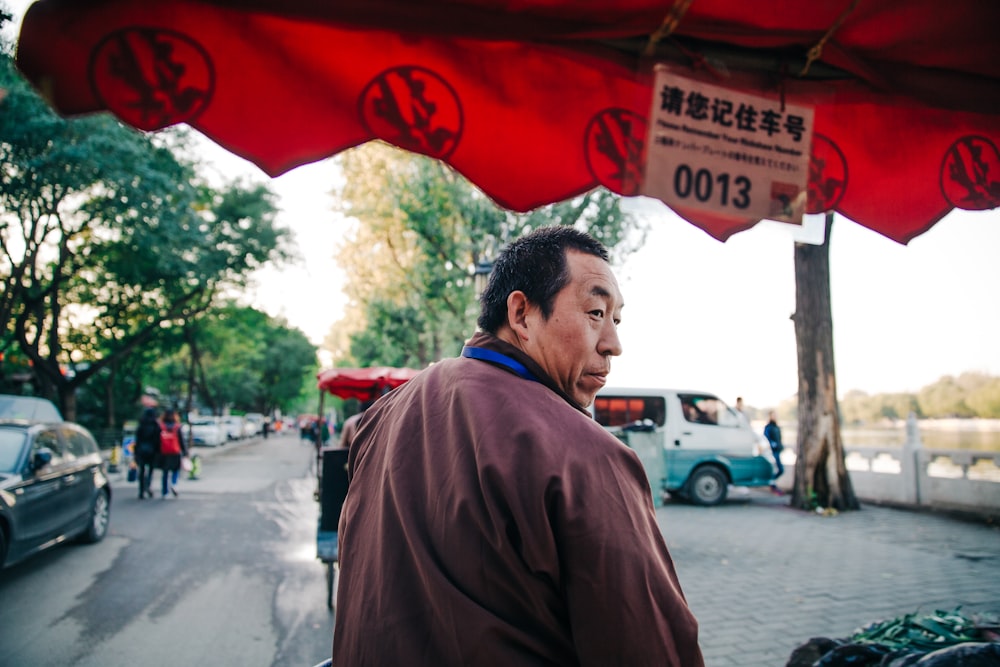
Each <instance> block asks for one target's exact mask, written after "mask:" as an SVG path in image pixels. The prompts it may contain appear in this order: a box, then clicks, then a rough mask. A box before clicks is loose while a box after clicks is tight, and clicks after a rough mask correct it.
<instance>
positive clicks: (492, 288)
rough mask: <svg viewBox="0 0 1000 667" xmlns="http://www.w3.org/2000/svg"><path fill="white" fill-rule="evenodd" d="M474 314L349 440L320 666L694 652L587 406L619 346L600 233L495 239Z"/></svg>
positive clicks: (608, 441) (643, 506)
mask: <svg viewBox="0 0 1000 667" xmlns="http://www.w3.org/2000/svg"><path fill="white" fill-rule="evenodd" d="M481 302H482V311H481V314H480V316H479V327H480V329H481V332H479V333H477V334H475V335H474V336H473V337H472V339H470V340H469V342H468V343H467V345H466V347H465V348H464V349H463V350H462V356H461V357H460V358H458V359H448V360H444V361H441V362H439V363H437V364H434V365H433V366H431V367H430V368H429V369H427V370H425V371H423V372H422V373H420V374H419V375H417V376H416V377H415V378H413V379H412V380H410V381H409V382H407V383H406V384H405V385H403V386H402V387H400V388H399V389H397V390H395V391H394V392H392V393H391V394H389V395H388V396H387V397H384V398H382V399H381V400H380V401H378V402H377V403H375V405H373V406H372V407H371V408H369V409H368V410H367V411H366V412H365V415H364V417H363V418H362V420H361V423H360V426H359V428H358V431H357V434H356V436H355V438H354V440H353V441H352V443H351V450H350V454H349V457H348V472H349V474H350V475H351V483H350V484H351V485H350V489H349V491H348V495H347V500H346V502H345V505H344V511H343V514H342V517H341V522H340V530H339V537H340V547H341V551H340V566H341V577H340V584H339V592H338V596H337V617H336V626H335V629H334V641H333V664H334V665H336V666H337V667H359V666H361V665H407V666H410V665H433V666H434V667H442V666H451V665H454V666H458V665H475V666H476V667H490V666H493V665H496V666H498V667H499V666H503V667H508V666H511V665H518V666H519V667H522V666H526V665H529V666H530V665H602V666H605V665H630V666H642V665H650V666H652V665H656V666H657V667H663V666H666V665H673V666H676V667H697V666H699V665H702V664H703V660H702V656H701V652H700V649H699V648H698V639H697V635H698V632H697V622H696V621H695V619H694V617H693V615H692V614H691V612H690V610H689V609H688V607H687V603H686V602H685V600H684V596H683V593H682V592H681V588H680V585H679V583H678V581H677V576H676V574H675V571H674V566H673V563H672V561H671V558H670V555H669V553H668V552H667V548H666V545H665V543H664V541H663V537H662V535H661V534H660V530H659V528H658V526H657V523H656V516H655V514H654V511H653V505H652V494H651V491H650V487H649V484H648V482H647V481H646V475H645V473H644V471H643V468H642V465H641V464H640V462H639V459H638V458H637V457H636V455H635V454H634V453H633V452H632V451H631V450H629V449H628V448H627V447H625V446H624V445H622V444H621V443H620V442H619V441H618V440H617V439H616V438H614V437H612V436H610V435H609V434H608V433H606V432H605V431H604V430H603V429H602V428H601V427H600V426H599V425H598V424H597V423H596V422H594V421H593V420H592V419H591V418H590V415H589V414H588V413H587V411H586V406H588V405H589V404H590V403H591V402H592V400H593V398H594V395H595V394H596V393H597V391H598V390H599V389H600V388H601V387H602V386H603V385H604V383H605V379H606V377H607V374H608V372H609V370H610V367H611V357H613V356H617V355H618V354H620V353H621V343H620V342H619V340H618V333H617V326H618V322H619V319H620V315H621V308H622V297H621V294H620V292H619V289H618V283H617V281H616V279H615V277H614V275H613V273H612V272H611V268H610V266H609V265H608V262H607V251H606V250H605V248H604V247H603V246H602V245H601V244H600V243H598V242H597V241H595V240H594V239H593V238H591V237H590V236H588V235H586V234H582V233H580V232H577V231H575V230H573V229H572V228H570V227H549V228H544V229H541V230H537V231H535V232H533V233H531V234H529V235H528V236H526V237H524V238H522V239H520V240H518V241H515V242H514V243H513V244H511V245H510V246H509V247H507V248H506V249H504V251H503V252H501V254H500V256H499V257H498V259H497V262H496V264H495V267H494V269H493V273H492V275H491V276H490V281H489V285H488V287H487V288H486V291H485V292H484V293H483V296H482V298H481Z"/></svg>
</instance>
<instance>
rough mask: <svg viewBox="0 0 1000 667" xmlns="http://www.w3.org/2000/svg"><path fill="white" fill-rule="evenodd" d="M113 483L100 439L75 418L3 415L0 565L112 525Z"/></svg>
mask: <svg viewBox="0 0 1000 667" xmlns="http://www.w3.org/2000/svg"><path fill="white" fill-rule="evenodd" d="M110 511H111V485H110V484H109V483H108V478H107V475H106V474H105V471H104V462H103V459H102V458H101V453H100V450H99V449H98V447H97V442H96V441H95V440H94V436H93V435H91V434H90V432H89V431H88V430H87V429H85V428H83V427H82V426H78V425H77V424H73V423H71V422H45V423H33V422H30V421H27V420H9V419H2V418H0V567H2V566H4V565H10V564H12V563H16V562H17V561H20V560H22V559H24V558H26V557H28V556H30V555H32V554H34V553H37V552H39V551H41V550H42V549H46V548H48V547H50V546H54V545H56V544H59V543H61V542H65V541H67V540H71V539H79V540H81V541H83V542H97V541H99V540H101V539H103V538H104V535H105V534H106V533H107V530H108V520H109V518H110Z"/></svg>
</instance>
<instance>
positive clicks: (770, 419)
mask: <svg viewBox="0 0 1000 667" xmlns="http://www.w3.org/2000/svg"><path fill="white" fill-rule="evenodd" d="M764 437H765V438H767V442H768V443H769V444H770V445H771V454H772V455H773V456H774V464H775V466H776V467H777V471H776V472H775V474H774V478H773V479H772V480H771V491H773V492H775V493H778V494H781V493H782V491H781V489H779V488H778V484H777V482H778V478H779V477H781V476H782V475H783V474H785V466H784V464H782V463H781V452H782V451H783V450H784V449H785V446H784V445H783V444H781V427H780V426H778V420H777V416H776V415H775V412H774V410H771V411H770V412H769V413H768V415H767V425H766V426H765V427H764Z"/></svg>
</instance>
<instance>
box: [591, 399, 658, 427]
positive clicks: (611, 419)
mask: <svg viewBox="0 0 1000 667" xmlns="http://www.w3.org/2000/svg"><path fill="white" fill-rule="evenodd" d="M666 414H667V404H666V401H664V400H663V397H662V396H597V397H596V398H594V419H596V420H597V423H598V424H600V425H601V426H604V427H606V428H612V427H616V426H627V425H629V424H634V423H635V422H637V421H642V420H643V419H651V420H652V421H653V423H654V424H656V425H657V426H663V424H664V423H665V422H666Z"/></svg>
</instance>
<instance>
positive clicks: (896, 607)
mask: <svg viewBox="0 0 1000 667" xmlns="http://www.w3.org/2000/svg"><path fill="white" fill-rule="evenodd" d="M737 495H739V496H740V498H742V499H741V500H736V501H733V502H729V503H727V504H725V505H723V506H720V507H712V508H701V507H693V506H689V505H681V504H670V503H668V504H667V505H666V506H665V507H663V508H661V509H659V510H658V511H657V515H658V517H659V521H660V526H661V527H662V529H663V532H664V535H665V536H666V540H667V544H668V546H669V547H670V551H671V554H672V555H673V557H674V561H675V564H676V566H677V570H678V575H679V577H680V580H681V585H682V587H683V588H684V592H685V594H686V596H687V599H688V603H689V604H690V606H691V608H692V609H693V611H694V613H695V615H696V616H697V617H698V620H699V623H700V635H701V645H702V650H703V652H704V654H705V661H706V664H707V665H708V667H728V666H730V665H733V666H735V665H740V666H742V667H756V666H761V667H765V666H766V667H776V666H781V665H784V664H785V663H786V661H787V660H788V657H789V655H790V654H791V652H792V650H793V649H794V648H795V647H796V646H798V645H800V644H802V643H804V642H805V641H807V640H808V639H809V638H810V637H837V638H839V637H846V636H848V635H850V634H851V633H852V632H853V631H854V630H855V629H857V628H859V627H861V626H863V625H865V624H867V623H870V622H872V621H877V620H881V619H885V618H895V617H897V616H901V615H903V614H906V613H912V612H916V611H920V612H930V611H934V610H936V609H943V610H952V609H954V608H956V607H958V606H961V608H962V610H963V611H964V612H966V613H972V612H992V613H993V614H998V613H1000V576H997V573H998V572H1000V527H998V526H995V525H994V526H990V525H986V524H983V523H972V522H966V521H962V520H959V519H955V518H951V517H948V516H942V515H936V514H929V513H918V512H910V511H906V510H897V509H890V508H885V507H876V506H867V505H866V506H865V507H864V509H863V510H862V511H859V512H850V513H845V514H840V515H838V516H833V517H824V516H819V515H814V514H808V513H804V512H799V511H796V510H792V509H790V508H789V507H788V502H787V498H784V497H776V496H772V495H771V494H770V493H768V492H766V491H763V490H759V491H758V490H754V491H750V492H747V493H745V494H737Z"/></svg>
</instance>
